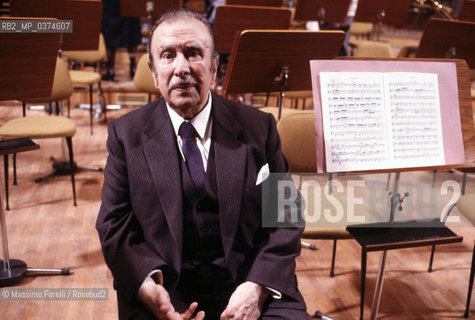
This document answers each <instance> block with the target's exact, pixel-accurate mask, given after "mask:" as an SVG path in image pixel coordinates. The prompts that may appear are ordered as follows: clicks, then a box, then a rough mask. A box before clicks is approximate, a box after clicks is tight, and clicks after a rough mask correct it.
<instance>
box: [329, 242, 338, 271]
mask: <svg viewBox="0 0 475 320" xmlns="http://www.w3.org/2000/svg"><path fill="white" fill-rule="evenodd" d="M336 243H337V240H336V239H334V240H333V253H332V266H331V268H330V277H332V278H333V277H334V276H335V256H336Z"/></svg>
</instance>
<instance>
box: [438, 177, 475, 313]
mask: <svg viewBox="0 0 475 320" xmlns="http://www.w3.org/2000/svg"><path fill="white" fill-rule="evenodd" d="M465 178H466V173H464V185H463V186H462V195H461V196H460V198H459V199H458V200H457V202H456V204H455V205H454V206H452V207H451V208H450V209H449V211H448V212H447V215H446V217H447V216H448V215H449V214H450V212H451V211H452V209H453V208H454V207H457V209H458V210H459V211H460V213H461V214H462V215H463V216H464V217H465V218H467V220H468V221H469V222H470V223H471V224H472V226H473V227H475V193H469V194H464V190H465ZM434 253H435V246H433V247H432V253H431V258H430V264H429V272H431V271H432V263H433V258H434ZM474 276H475V243H474V245H473V254H472V266H471V268H470V278H469V284H468V293H467V305H466V307H465V314H464V317H465V318H468V314H469V309H470V301H471V298H472V289H473V280H474Z"/></svg>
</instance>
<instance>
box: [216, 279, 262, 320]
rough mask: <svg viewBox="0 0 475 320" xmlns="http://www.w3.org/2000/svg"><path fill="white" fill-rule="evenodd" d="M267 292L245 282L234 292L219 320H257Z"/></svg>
mask: <svg viewBox="0 0 475 320" xmlns="http://www.w3.org/2000/svg"><path fill="white" fill-rule="evenodd" d="M268 295H269V292H268V290H267V289H266V288H264V287H263V286H261V285H258V284H256V283H254V282H250V281H246V282H244V283H242V284H241V285H239V286H238V287H237V288H236V290H234V292H233V294H232V295H231V298H229V302H228V305H227V307H226V309H225V310H224V311H223V313H221V320H231V319H232V320H257V319H259V317H260V315H261V311H262V307H263V305H264V301H265V300H266V298H267V296H268Z"/></svg>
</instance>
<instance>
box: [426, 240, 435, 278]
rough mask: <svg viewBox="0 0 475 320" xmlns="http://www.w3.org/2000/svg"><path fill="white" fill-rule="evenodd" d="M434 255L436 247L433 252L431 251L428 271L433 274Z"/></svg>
mask: <svg viewBox="0 0 475 320" xmlns="http://www.w3.org/2000/svg"><path fill="white" fill-rule="evenodd" d="M434 254H435V245H433V246H432V250H431V251H430V260H429V268H428V269H427V271H428V272H432V263H433V262H434Z"/></svg>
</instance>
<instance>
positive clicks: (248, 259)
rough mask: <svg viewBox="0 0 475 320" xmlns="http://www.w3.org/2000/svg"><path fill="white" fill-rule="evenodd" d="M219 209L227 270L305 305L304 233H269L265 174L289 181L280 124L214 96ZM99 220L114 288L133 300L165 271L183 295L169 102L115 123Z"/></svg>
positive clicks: (178, 181) (170, 283)
mask: <svg viewBox="0 0 475 320" xmlns="http://www.w3.org/2000/svg"><path fill="white" fill-rule="evenodd" d="M211 114H212V117H213V132H212V143H214V152H215V162H216V175H217V186H218V202H219V214H220V225H221V233H222V242H223V249H224V254H225V261H226V265H227V267H228V268H229V269H230V271H231V274H232V276H233V278H234V279H235V280H236V281H237V282H238V283H240V282H243V281H246V280H249V281H253V282H256V283H259V284H261V285H264V286H267V287H270V288H273V289H276V290H278V291H280V292H281V293H282V294H284V295H285V296H287V297H288V298H290V299H292V300H296V301H300V302H302V301H303V299H302V297H301V295H300V293H299V292H298V289H297V283H296V278H295V276H294V272H295V257H296V256H297V255H298V254H299V253H300V235H301V232H302V228H278V229H275V228H274V229H271V228H261V190H262V187H261V185H257V186H256V179H257V175H258V172H259V170H260V169H261V168H262V166H264V165H265V164H266V163H268V164H269V168H270V172H288V164H287V162H286V160H285V158H284V156H283V155H282V153H281V150H280V139H279V136H278V133H277V129H276V125H275V120H274V118H273V116H272V115H270V114H267V113H263V112H260V111H258V110H256V109H254V108H251V107H248V106H244V105H238V104H236V103H233V102H230V101H228V100H224V99H222V98H221V97H219V96H215V95H213V105H212V111H211ZM107 148H108V151H109V156H108V159H107V165H106V168H105V177H104V178H105V179H104V186H103V191H102V205H101V208H100V212H99V217H98V220H97V225H96V227H97V230H98V232H99V236H100V240H101V244H102V248H103V252H104V257H105V260H106V263H107V265H108V266H109V268H110V270H111V271H112V275H113V277H114V285H115V288H116V289H117V290H119V291H120V293H121V294H123V295H125V296H127V297H128V299H130V300H131V301H133V300H134V299H137V293H138V290H139V287H140V285H141V284H142V282H143V281H144V279H145V277H146V275H147V274H148V273H149V272H150V271H152V270H154V269H157V268H160V269H162V270H163V271H164V278H165V287H166V288H167V290H169V291H170V290H174V288H175V286H176V283H177V280H178V277H179V273H180V270H181V263H182V261H181V258H182V239H183V235H182V233H183V216H182V191H181V190H182V188H181V181H182V180H181V177H180V168H179V166H180V161H181V159H180V157H179V153H178V151H177V142H176V136H175V134H174V131H173V127H172V124H171V121H170V119H169V116H168V113H167V110H166V104H165V101H164V100H163V99H159V100H157V101H154V102H152V103H150V104H148V105H147V106H145V107H143V108H141V109H138V110H136V111H133V112H130V113H129V114H127V115H125V116H123V117H121V118H119V119H116V120H114V121H112V122H111V124H110V126H109V136H108V140H107Z"/></svg>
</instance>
